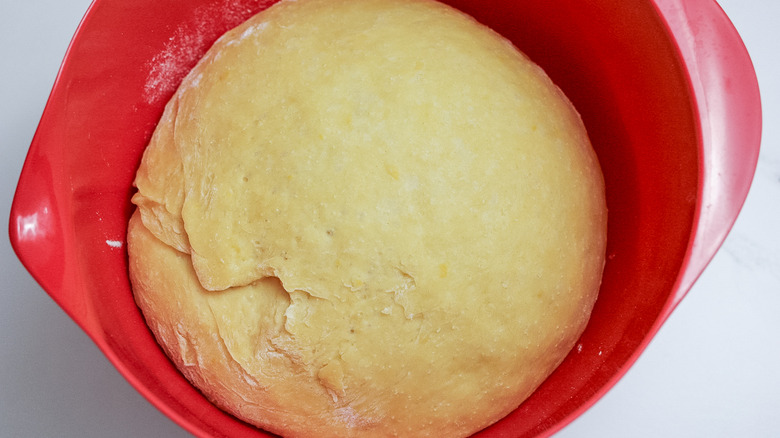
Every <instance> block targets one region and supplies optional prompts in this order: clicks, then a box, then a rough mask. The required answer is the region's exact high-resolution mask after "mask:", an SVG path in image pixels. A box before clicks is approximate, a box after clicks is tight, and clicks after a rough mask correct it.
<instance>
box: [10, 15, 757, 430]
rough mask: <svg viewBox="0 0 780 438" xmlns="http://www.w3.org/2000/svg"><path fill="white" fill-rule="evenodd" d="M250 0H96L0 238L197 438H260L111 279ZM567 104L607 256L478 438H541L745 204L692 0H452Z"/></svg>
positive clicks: (732, 112) (615, 369) (119, 273)
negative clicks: (194, 96)
mask: <svg viewBox="0 0 780 438" xmlns="http://www.w3.org/2000/svg"><path fill="white" fill-rule="evenodd" d="M271 3H273V2H272V1H262V0H187V1H184V0H175V1H166V2H160V1H156V0H97V1H95V2H94V4H93V5H92V6H91V8H90V9H89V11H88V13H87V14H86V16H85V17H84V20H83V22H82V23H81V26H80V27H79V29H78V31H77V33H76V36H75V37H74V39H73V41H72V43H71V46H70V48H69V50H68V53H67V56H66V59H65V61H64V63H63V66H62V69H61V71H60V74H59V76H58V78H57V81H56V84H55V86H54V90H53V91H52V94H51V97H50V99H49V102H48V104H47V106H46V109H45V111H44V114H43V117H42V119H41V122H40V125H39V127H38V130H37V132H36V135H35V137H34V139H33V143H32V145H31V147H30V151H29V155H28V157H27V161H26V162H25V165H24V169H23V171H22V175H21V178H20V181H19V185H18V188H17V192H16V196H15V198H14V203H13V206H12V211H11V220H10V236H11V242H12V244H13V246H14V248H15V250H16V252H17V254H18V256H19V258H20V259H21V261H22V263H24V265H25V266H26V267H27V269H28V270H29V271H30V273H31V274H32V275H33V276H34V277H35V279H36V280H37V281H38V282H39V283H40V284H41V286H42V287H43V288H44V289H45V290H46V291H47V292H48V293H49V294H50V295H51V297H52V298H53V299H54V300H55V301H56V302H57V303H58V304H59V305H60V306H61V307H62V308H63V309H64V310H65V311H66V312H67V313H68V314H69V315H70V316H71V317H72V318H73V319H74V320H75V321H76V322H77V323H78V324H79V325H80V326H81V327H82V328H83V329H84V330H85V331H86V332H87V333H88V334H89V336H90V337H91V338H92V339H93V340H94V341H95V343H96V344H97V345H98V347H99V348H100V349H101V350H102V351H103V352H104V353H105V354H106V356H107V357H108V358H109V359H110V360H111V362H112V363H113V364H114V365H115V366H116V367H117V368H118V369H119V371H120V372H121V373H122V374H123V375H124V376H125V377H126V378H127V379H128V380H129V381H130V382H131V383H132V384H133V385H134V386H135V388H137V389H138V391H140V392H141V393H142V394H143V395H144V396H146V397H147V398H148V399H149V400H150V401H151V402H152V403H153V404H154V405H156V406H157V407H158V408H159V409H161V410H162V411H163V412H165V413H166V414H167V415H168V416H170V417H171V418H172V419H173V420H175V421H176V422H178V423H179V424H180V425H182V426H183V427H185V428H186V429H187V430H189V431H190V432H192V433H194V434H196V435H198V436H204V437H205V436H215V437H217V436H239V435H240V436H244V437H251V436H262V435H263V433H262V432H261V431H258V430H256V429H254V428H252V427H250V426H247V425H245V424H243V423H241V422H239V421H237V420H235V419H234V418H233V417H231V416H229V415H227V414H224V413H223V412H221V411H219V410H218V409H216V408H214V407H213V406H212V405H211V404H210V403H209V402H208V401H206V400H205V399H204V398H203V397H202V396H201V395H200V393H199V392H198V391H196V390H195V389H193V387H191V386H190V385H189V384H188V383H187V381H186V380H184V378H183V377H181V375H180V374H179V373H178V372H177V371H176V369H174V367H173V366H172V365H171V363H170V362H169V361H168V360H167V358H166V357H165V355H164V354H163V352H162V351H161V350H160V349H159V348H158V346H157V344H156V343H155V341H154V339H153V337H152V336H151V334H150V332H149V331H148V330H147V328H146V326H145V325H144V322H143V319H142V317H141V315H140V313H139V311H138V309H137V308H136V306H135V304H134V302H133V298H132V295H131V291H130V287H129V283H128V278H127V272H126V270H127V261H126V252H125V232H126V223H127V219H128V217H129V214H130V212H131V210H132V207H131V205H130V202H129V199H130V196H131V194H132V191H133V189H132V187H131V183H132V180H133V177H134V173H135V169H136V167H137V165H138V163H139V160H140V157H141V153H142V151H143V148H144V146H145V145H146V143H147V141H148V140H149V137H150V135H151V133H152V130H153V129H154V126H155V123H156V122H157V119H158V117H159V116H160V114H161V113H162V109H163V106H164V104H165V102H166V101H167V99H168V98H169V97H170V95H171V94H172V93H173V92H174V90H175V88H176V86H177V85H178V82H179V81H180V80H181V78H182V77H183V75H184V74H186V72H187V71H188V69H189V68H190V67H191V66H192V65H194V63H195V62H196V61H197V59H198V58H199V56H200V55H201V54H202V53H203V52H205V50H206V49H207V48H208V47H209V46H210V44H211V43H212V42H213V41H214V40H215V39H216V38H217V37H218V36H219V35H221V34H222V33H223V32H224V31H226V30H227V29H229V28H231V27H232V26H235V25H236V24H238V23H240V22H241V21H243V20H244V19H245V18H247V17H249V16H250V15H251V14H253V13H255V12H257V11H259V10H261V9H263V8H265V7H267V6H268V5H269V4H271ZM449 3H451V4H452V5H454V6H455V7H458V8H460V9H462V10H463V11H465V12H468V13H470V14H472V15H473V16H475V17H476V18H477V19H479V20H480V21H482V22H484V23H486V24H488V25H489V26H491V27H493V28H494V29H495V30H497V31H498V32H500V33H502V34H503V35H504V36H506V37H508V38H510V39H511V40H512V41H513V42H514V43H515V44H516V45H517V46H518V47H520V48H521V49H522V50H523V51H525V52H526V53H527V54H528V55H530V56H531V58H533V59H534V60H535V61H536V62H538V63H539V64H541V65H542V67H544V68H545V70H546V71H547V72H548V73H549V74H550V76H551V77H552V78H553V79H554V80H555V81H556V82H557V83H558V84H559V85H560V86H561V88H563V90H564V91H565V92H566V93H567V94H568V96H569V97H570V98H571V100H572V101H573V102H574V104H575V105H576V106H577V108H578V109H579V111H580V112H581V113H582V116H583V119H584V121H585V123H586V125H587V128H588V130H589V133H590V135H591V139H592V141H593V144H594V147H595V149H596V151H597V153H598V155H599V159H600V161H601V164H602V167H603V170H604V173H605V178H606V183H607V198H608V199H607V200H608V206H609V214H610V216H609V244H608V253H607V256H608V257H607V258H608V261H607V265H606V269H605V273H604V281H603V286H602V288H601V294H600V297H599V300H598V302H597V304H596V308H595V310H594V313H593V317H592V320H591V322H590V324H589V326H588V328H587V330H586V331H585V333H584V334H583V335H582V338H581V340H580V341H579V343H578V344H577V346H576V347H575V348H574V350H573V351H572V352H571V354H570V355H569V356H568V357H567V359H566V360H565V361H564V363H563V364H562V365H561V366H560V368H559V369H558V370H557V371H556V372H555V373H554V374H553V375H552V376H551V377H550V378H549V379H548V380H547V381H546V382H545V383H544V384H543V385H542V386H541V387H540V388H539V389H538V391H536V393H534V395H533V396H532V397H531V398H530V399H528V400H527V401H526V402H525V403H524V404H522V405H521V406H520V408H518V409H517V410H516V411H515V412H513V413H512V414H511V415H509V416H508V417H507V418H505V419H504V420H502V421H501V422H499V423H498V424H496V425H494V426H492V427H490V428H489V429H487V430H485V431H483V432H481V433H480V434H479V435H480V436H493V437H505V436H512V437H530V436H548V435H550V434H552V433H554V432H555V431H557V430H559V429H560V428H562V427H563V426H564V425H566V424H567V423H568V422H570V421H571V420H573V419H574V418H575V417H576V416H577V415H579V414H580V413H582V412H583V411H584V410H586V409H587V408H588V407H589V406H591V405H592V404H593V403H594V402H595V401H596V400H597V399H598V398H599V397H600V396H601V395H603V394H604V393H605V392H606V391H607V390H608V389H609V388H610V387H611V386H612V385H613V384H614V383H615V382H616V381H617V380H618V379H619V378H620V377H621V376H622V375H623V374H624V373H625V372H626V371H627V369H628V368H629V366H630V365H631V364H632V363H633V362H634V361H635V360H636V358H637V357H638V355H639V354H640V353H641V351H642V350H643V349H644V347H645V346H646V345H647V343H648V342H649V341H650V339H651V338H652V336H653V335H654V334H655V333H656V331H657V330H658V328H659V327H660V325H661V324H662V323H663V321H664V320H665V319H666V317H667V316H668V315H669V313H670V312H671V311H672V309H673V308H674V307H675V305H676V304H677V303H678V302H679V301H680V299H682V297H683V296H684V295H685V293H686V292H687V290H688V289H689V288H690V286H691V285H692V284H693V282H694V281H695V279H696V278H697V277H698V275H699V274H700V273H701V271H702V270H703V269H704V267H705V266H706V264H707V263H708V262H709V260H710V259H711V257H712V256H713V255H714V253H715V251H716V250H717V249H718V247H719V246H720V244H721V243H722V241H723V239H724V238H725V236H726V234H727V233H728V231H729V229H730V228H731V225H732V224H733V222H734V220H735V219H736V216H737V214H738V212H739V210H740V208H741V206H742V203H743V201H744V199H745V196H746V195H747V191H748V188H749V186H750V182H751V179H752V176H753V172H754V170H755V166H756V161H757V157H758V147H759V137H760V130H761V114H760V102H759V94H758V86H757V82H756V78H755V73H754V71H753V68H752V64H751V62H750V59H749V57H748V54H747V52H746V51H745V48H744V46H743V45H742V42H741V40H740V38H739V36H738V35H737V33H736V31H735V30H734V28H733V27H732V26H731V24H730V22H729V21H728V19H727V18H726V16H725V15H724V13H723V12H722V11H721V10H720V8H719V7H718V6H717V4H716V3H715V2H714V1H712V0H655V1H650V0H644V1H640V0H636V1H632V2H625V1H623V0H591V1H588V2H583V1H579V0H560V1H555V2H550V1H547V0H524V1H508V0H507V1H498V0H480V1H476V0H474V1H466V0H453V1H450V2H449Z"/></svg>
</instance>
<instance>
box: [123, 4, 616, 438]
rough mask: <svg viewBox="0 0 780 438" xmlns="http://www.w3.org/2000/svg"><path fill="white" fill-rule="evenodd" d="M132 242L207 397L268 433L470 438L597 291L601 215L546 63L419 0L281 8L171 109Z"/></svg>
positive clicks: (576, 128)
mask: <svg viewBox="0 0 780 438" xmlns="http://www.w3.org/2000/svg"><path fill="white" fill-rule="evenodd" d="M135 184H136V186H137V188H138V193H137V194H136V195H135V196H134V197H133V202H134V203H135V204H136V205H137V206H138V209H137V212H136V214H135V215H134V216H133V218H132V219H131V222H130V226H129V231H128V251H129V256H130V275H131V280H132V283H133V289H134V294H135V296H136V301H137V303H138V305H139V307H140V308H141V310H142V311H143V313H144V315H145V317H146V320H147V323H148V325H149V327H150V328H151V330H152V331H153V332H154V334H155V336H156V337H157V339H158V341H159V343H160V344H161V346H162V347H163V348H164V350H165V351H166V353H167V354H168V355H169V356H170V357H171V359H172V360H173V361H174V363H175V364H176V365H177V366H178V367H179V369H180V370H181V371H182V373H183V374H184V375H185V376H186V377H187V378H188V379H189V380H190V381H191V382H193V384H194V385H195V386H197V387H198V388H200V389H201V391H202V392H203V393H204V394H205V395H206V396H207V397H209V399H211V400H212V401H213V402H214V403H215V404H216V405H218V406H219V407H221V408H222V409H225V410H227V411H229V412H231V413H233V414H234V415H236V416H237V417H239V418H241V419H243V420H245V421H247V422H250V423H253V424H255V425H257V426H259V427H261V428H263V429H266V430H269V431H272V432H274V433H277V434H281V435H284V436H291V437H292V436H317V437H324V436H339V437H345V436H361V437H362V436H404V437H407V436H435V437H439V436H449V437H451V436H465V435H469V434H472V433H474V432H476V431H478V430H480V429H482V428H484V427H486V426H487V425H489V424H491V423H493V422H495V421H497V420H499V419H500V418H502V417H503V416H505V415H506V414H507V413H509V412H510V411H511V410H513V409H515V408H516V407H517V406H518V405H519V404H520V403H521V402H522V401H523V400H524V399H525V398H526V397H527V396H528V395H530V393H531V392H532V391H533V390H534V389H535V388H536V387H537V386H538V385H539V384H540V383H541V382H542V381H543V380H544V379H545V378H546V377H547V376H548V375H549V374H550V373H551V372H552V371H553V369H554V368H555V367H556V366H557V365H558V364H559V363H560V362H561V361H562V360H563V358H564V357H565V355H566V354H567V353H568V351H569V350H570V349H571V348H572V346H573V345H574V342H575V341H576V339H577V338H578V337H579V335H580V334H581V332H582V330H583V329H584V327H585V324H586V323H587V320H588V318H589V315H590V311H591V308H592V306H593V303H594V301H595V299H596V295H597V292H598V288H599V285H600V280H601V273H602V269H603V264H604V250H605V240H606V220H607V213H606V207H605V200H604V187H603V179H602V176H601V172H600V169H599V165H598V162H597V159H596V156H595V154H594V152H593V150H592V148H591V146H590V143H589V141H588V138H587V135H586V132H585V129H584V127H583V125H582V122H581V120H580V118H579V115H578V114H577V113H576V111H575V110H574V109H573V107H572V106H571V104H570V103H569V101H568V100H567V99H566V98H565V96H564V95H563V94H562V93H561V91H560V90H559V89H558V88H557V87H555V85H553V84H552V82H551V81H550V80H549V79H548V78H547V77H546V75H545V74H544V72H542V70H541V69H540V68H539V67H538V66H536V65H534V64H533V63H532V62H531V61H530V60H528V59H527V58H526V57H525V56H524V55H522V54H521V53H520V52H518V51H517V50H516V49H515V48H514V47H513V46H512V45H511V44H510V43H509V42H507V41H506V40H504V39H503V38H501V37H500V36H498V35H497V34H496V33H494V32H492V31H491V30H489V29H487V28H485V27H484V26H482V25H480V24H478V23H477V22H475V21H474V20H473V19H471V18H470V17H467V16H465V15H463V14H461V13H460V12H457V11H455V10H453V9H451V8H449V7H446V6H443V5H441V4H439V3H435V2H432V1H428V0H359V1H358V0H298V1H283V2H281V3H278V4H276V5H274V6H273V7H271V8H269V9H268V10H266V11H264V12H262V13H260V14H258V15H257V16H255V17H253V18H252V19H250V20H249V21H247V22H245V23H244V24H242V25H241V26H239V27H237V28H236V29H234V30H232V31H230V32H228V33H227V34H226V35H224V36H223V37H222V38H221V39H220V40H218V41H217V42H216V43H215V45H214V47H213V48H212V49H211V50H210V51H209V52H208V53H207V54H206V55H205V56H204V58H203V59H202V60H201V62H200V63H199V64H198V65H197V66H196V67H195V68H194V69H193V71H192V72H191V73H190V74H189V75H188V76H187V78H185V80H184V81H183V83H182V85H181V87H180V88H179V90H178V91H177V93H176V94H175V95H174V97H173V98H172V99H171V101H170V102H169V103H168V105H167V106H166V109H165V112H164V114H163V116H162V119H161V121H160V123H159V125H158V127H157V129H156V131H155V133H154V135H153V138H152V140H151V142H150V144H149V146H148V148H147V150H146V152H145V154H144V157H143V160H142V163H141V166H140V168H139V170H138V174H137V178H136V182H135Z"/></svg>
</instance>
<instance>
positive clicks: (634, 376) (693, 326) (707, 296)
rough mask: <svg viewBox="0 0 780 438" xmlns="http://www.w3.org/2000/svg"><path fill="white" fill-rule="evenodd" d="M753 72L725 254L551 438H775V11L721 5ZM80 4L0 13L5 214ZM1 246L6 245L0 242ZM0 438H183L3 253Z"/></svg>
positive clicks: (54, 0) (778, 181)
mask: <svg viewBox="0 0 780 438" xmlns="http://www.w3.org/2000/svg"><path fill="white" fill-rule="evenodd" d="M720 3H721V5H722V6H723V8H724V9H725V11H726V12H727V13H728V15H729V17H730V18H731V19H732V21H733V22H734V24H735V26H736V27H737V29H738V30H739V31H740V33H741V35H742V37H743V39H744V41H745V43H746V45H747V47H748V50H749V52H750V53H751V56H752V58H753V62H754V64H755V67H756V71H757V74H758V78H759V84H760V87H761V92H762V99H763V107H764V134H763V143H762V151H761V157H760V161H759V164H758V169H757V172H756V176H755V179H754V182H753V187H752V189H751V193H750V195H749V197H748V200H747V202H746V204H745V207H744V209H743V211H742V214H741V216H740V218H739V220H738V221H737V224H736V226H735V228H734V229H733V231H732V233H731V234H730V236H729V237H728V239H727V241H726V243H725V245H724V246H723V248H722V249H721V251H720V252H719V253H718V255H717V256H716V257H715V259H714V260H713V262H712V263H711V264H710V266H709V267H708V268H707V270H706V271H705V272H704V274H703V275H702V277H701V278H700V280H699V281H698V282H697V283H696V285H695V286H694V287H693V289H692V290H691V291H690V293H689V294H688V296H687V297H686V298H685V299H684V300H683V302H682V304H681V305H680V306H679V307H678V308H677V310H675V312H674V313H673V314H672V316H671V318H670V319H669V320H668V322H667V323H666V325H665V326H664V327H663V328H662V329H661V331H660V332H659V333H658V335H657V337H656V338H655V339H654V340H653V341H652V343H651V344H650V346H649V347H648V349H647V350H646V351H645V353H644V354H643V355H642V356H641V357H640V359H639V361H638V362H637V363H636V365H635V366H634V367H633V368H632V369H631V370H630V371H629V372H628V374H627V375H626V376H625V378H623V379H622V380H621V381H620V382H619V383H618V384H617V385H616V386H615V387H614V388H613V389H612V390H611V391H610V392H609V393H608V394H607V395H606V396H605V397H604V398H602V399H601V400H600V401H599V402H598V403H597V404H596V405H595V406H594V407H593V408H592V409H591V410H589V411H588V412H586V413H585V415H583V416H582V417H580V418H579V419H577V420H576V421H575V422H574V423H572V424H571V425H570V426H568V427H567V428H565V429H564V430H563V431H562V432H560V433H559V434H558V435H557V437H561V438H572V437H629V436H630V437H778V436H780V227H779V225H780V220H779V218H780V147H778V144H779V143H780V89H779V87H780V55H778V53H780V30H779V29H780V28H779V27H778V21H780V2H777V1H774V0H723V1H721V2H720ZM88 5H89V1H88V0H67V1H62V0H29V1H11V0H0V154H2V155H0V168H1V169H2V171H1V172H0V184H1V185H2V187H1V188H0V213H1V214H2V227H3V228H2V229H3V233H6V232H5V230H7V227H8V213H9V209H10V205H11V200H12V196H13V191H14V189H15V187H16V180H17V178H18V176H19V172H20V170H21V167H22V163H23V161H24V157H25V154H26V152H27V148H28V146H29V144H30V141H31V140H32V137H33V134H34V132H35V128H36V126H37V124H38V120H39V119H40V116H41V113H42V111H43V107H44V104H45V102H46V99H47V98H48V94H49V91H50V90H51V86H52V84H53V81H54V78H55V75H56V73H57V70H58V68H59V65H60V62H61V60H62V58H63V55H64V54H65V50H66V48H67V45H68V43H69V41H70V38H71V36H72V35H73V33H74V31H75V29H76V26H77V25H78V23H79V20H80V19H81V17H82V15H83V14H84V12H85V11H86V9H87V7H88ZM5 236H7V234H5ZM0 279H1V281H0V324H1V325H0V437H36V438H37V437H79V438H89V437H101V438H102V437H184V436H188V434H187V433H185V432H184V431H183V430H182V429H180V428H179V427H178V426H177V425H175V424H174V423H172V422H171V421H170V420H168V419H167V418H166V417H164V416H163V415H162V414H161V413H159V412H158V411H157V410H156V409H155V408H154V407H152V406H151V405H150V404H149V403H148V402H147V401H146V400H145V399H144V398H143V397H142V396H140V395H139V394H138V393H136V392H135V390H134V389H133V388H132V387H131V386H130V385H129V384H128V383H126V382H125V381H124V380H123V378H122V377H121V376H120V375H119V373H118V372H117V371H116V370H115V369H114V368H113V367H112V366H111V365H110V364H109V362H108V361H107V360H106V359H105V358H104V357H103V356H102V354H101V353H100V352H99V351H98V349H97V348H96V347H95V346H94V345H93V344H92V342H91V341H90V340H89V338H88V337H87V336H86V335H85V334H84V333H82V332H81V331H80V329H79V328H78V327H77V326H76V325H75V324H74V323H73V322H71V321H70V320H69V319H68V317H67V316H66V315H65V314H64V313H63V312H62V311H61V310H60V309H59V308H58V307H57V306H56V305H55V304H54V302H52V301H51V300H50V299H49V298H48V296H47V295H46V294H45V293H44V292H43V291H42V290H41V288H40V287H39V286H38V285H37V284H36V283H35V282H34V281H33V280H32V278H31V277H30V276H29V275H28V274H27V272H26V271H25V270H24V268H23V267H22V266H21V264H20V263H19V262H18V260H17V259H16V257H15V255H14V254H13V252H12V250H11V247H10V244H9V242H8V238H7V237H3V238H2V239H0Z"/></svg>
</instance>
